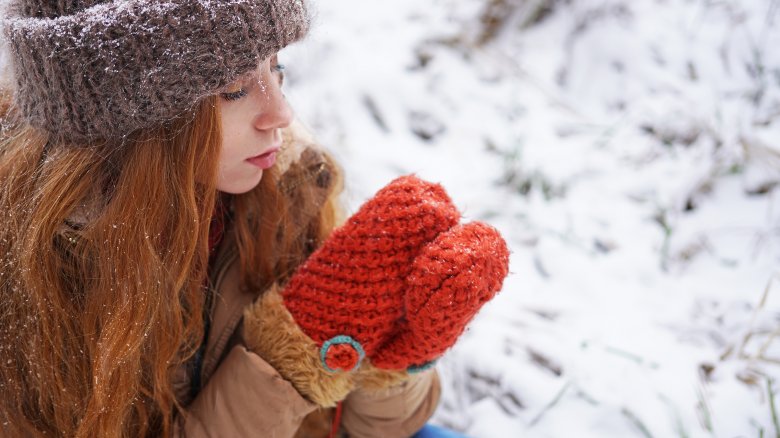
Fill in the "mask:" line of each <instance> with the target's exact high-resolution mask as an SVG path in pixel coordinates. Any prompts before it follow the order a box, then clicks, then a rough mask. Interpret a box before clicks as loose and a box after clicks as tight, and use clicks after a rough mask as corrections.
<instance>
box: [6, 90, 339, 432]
mask: <svg viewBox="0 0 780 438" xmlns="http://www.w3.org/2000/svg"><path fill="white" fill-rule="evenodd" d="M217 99H218V98H217V97H216V96H214V97H211V98H207V99H204V100H203V101H202V102H201V103H200V104H199V106H197V108H195V109H194V110H193V111H191V112H190V113H187V114H185V115H183V116H181V117H180V118H178V119H176V120H173V121H171V122H169V123H166V124H164V125H162V126H160V127H159V128H155V129H149V130H145V131H143V132H139V133H135V134H133V135H132V136H130V137H128V138H127V139H125V140H124V141H122V142H121V144H120V142H113V143H111V142H101V143H96V144H90V145H72V144H62V143H55V142H54V140H53V139H52V138H50V137H49V136H48V135H47V134H45V133H44V132H43V131H41V130H38V129H35V128H33V127H31V126H29V125H28V124H27V123H25V122H24V121H22V119H21V118H20V117H19V114H18V112H17V111H16V109H15V107H14V106H13V104H12V98H11V94H10V91H8V90H6V89H3V90H0V122H2V126H1V128H2V130H0V433H1V434H2V435H3V436H69V437H70V436H74V437H108V436H112V437H113V436H117V437H118V436H126V437H130V436H132V437H136V436H159V435H165V436H167V435H170V433H171V431H172V429H173V419H174V416H175V415H176V412H177V411H178V410H180V409H182V407H181V406H180V404H179V401H178V400H177V399H176V396H175V394H174V391H173V389H172V386H171V379H172V376H173V373H174V371H175V369H176V368H177V367H179V366H181V365H182V364H183V363H184V362H185V361H187V359H188V358H190V357H191V356H192V355H193V354H194V352H195V351H196V349H197V347H198V345H199V344H200V343H201V342H202V336H203V320H202V315H203V309H204V296H205V294H204V281H205V278H206V275H207V270H208V233H209V224H210V222H211V219H212V215H213V214H214V211H215V203H216V201H217V189H216V175H217V162H218V158H219V153H220V150H221V143H220V142H221V126H220V122H219V121H220V115H219V104H218V101H217ZM285 141H286V144H291V143H292V142H296V141H301V140H300V138H298V137H297V136H296V134H295V132H291V131H287V132H286V133H285ZM324 163H325V165H323V164H322V163H320V164H318V165H317V166H314V165H311V166H306V165H301V164H295V165H293V166H292V167H291V168H290V169H289V170H288V171H286V172H284V174H281V172H280V171H279V170H278V169H276V168H272V169H270V171H266V173H265V174H264V176H263V179H262V181H261V183H260V184H259V185H258V187H256V188H255V189H253V190H252V191H250V192H248V193H246V194H243V195H238V196H234V197H233V199H232V205H233V209H234V214H233V217H234V220H233V225H232V227H231V228H230V230H231V231H232V232H234V233H235V236H236V242H237V246H238V249H239V254H240V264H241V272H242V274H241V275H242V278H243V284H244V285H245V287H247V288H251V290H256V291H262V290H263V288H264V287H266V286H267V285H269V284H270V283H272V282H273V281H283V280H284V279H285V278H286V277H287V276H289V275H290V273H291V272H293V270H294V268H295V267H296V266H297V265H298V264H299V263H300V262H301V261H302V260H303V259H304V258H305V257H306V256H307V255H308V254H309V253H310V252H311V251H312V250H313V249H314V248H316V246H318V245H319V244H320V243H321V242H322V240H323V239H324V238H325V237H326V236H327V234H328V233H329V232H330V231H331V230H332V228H333V227H334V226H335V225H336V224H337V222H339V221H340V220H341V218H342V215H341V209H340V208H339V204H338V202H337V194H338V192H339V191H340V189H341V172H340V171H339V168H338V167H337V166H336V165H335V163H334V162H333V160H332V159H331V157H330V156H328V155H324ZM74 218H76V219H77V220H74Z"/></svg>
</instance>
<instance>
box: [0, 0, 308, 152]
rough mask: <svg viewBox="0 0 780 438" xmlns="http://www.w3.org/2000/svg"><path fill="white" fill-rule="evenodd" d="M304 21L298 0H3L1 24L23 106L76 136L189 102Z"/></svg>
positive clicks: (112, 135)
mask: <svg viewBox="0 0 780 438" xmlns="http://www.w3.org/2000/svg"><path fill="white" fill-rule="evenodd" d="M309 22H310V20H309V15H308V12H307V7H306V5H305V4H304V0H113V1H105V0H104V1H101V0H10V1H9V5H8V6H7V10H6V12H5V14H4V17H3V19H2V26H3V34H4V37H5V40H6V41H5V44H7V45H8V47H9V54H8V55H9V58H10V59H9V62H10V64H11V65H10V67H11V70H12V71H13V80H14V81H15V84H14V86H15V90H14V100H15V102H16V105H17V106H18V107H19V109H20V111H21V113H22V115H23V116H24V117H25V118H26V119H27V120H28V121H29V122H30V124H32V125H33V126H36V127H38V128H41V129H44V130H46V131H48V132H50V133H51V134H53V135H54V136H55V137H57V138H58V139H60V140H63V141H68V142H74V143H84V142H92V141H96V140H108V139H118V138H122V137H125V136H127V135H128V134H129V133H131V132H133V131H135V130H137V129H140V128H148V127H152V126H155V125H158V124H160V123H161V122H164V121H167V120H170V119H173V118H174V117H176V116H177V115H179V114H181V113H182V112H184V111H187V110H189V109H192V108H194V107H195V105H196V104H197V103H198V101H200V100H201V99H202V98H203V97H206V96H208V95H211V94H215V93H217V92H219V90H221V89H222V88H223V87H225V86H227V85H229V84H230V83H231V82H233V81H234V80H236V79H237V78H239V77H240V76H241V75H243V74H245V73H247V72H250V71H252V70H254V69H256V68H257V66H258V64H259V62H260V61H261V60H263V59H265V58H267V57H268V56H271V55H272V54H273V53H275V52H277V51H279V50H280V49H282V48H283V47H285V46H286V45H288V44H290V43H292V42H294V41H297V40H299V39H301V38H302V37H303V36H304V35H305V34H306V33H307V31H308V28H309Z"/></svg>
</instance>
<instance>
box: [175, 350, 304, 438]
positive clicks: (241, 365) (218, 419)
mask: <svg viewBox="0 0 780 438" xmlns="http://www.w3.org/2000/svg"><path fill="white" fill-rule="evenodd" d="M314 409H316V405H314V404H313V403H311V402H309V401H307V400H305V399H304V398H303V397H301V395H300V394H298V392H297V391H296V390H295V388H293V386H292V385H291V384H290V382H288V381H286V380H284V379H283V378H282V377H281V376H280V375H279V373H278V372H276V370H275V369H274V368H273V367H271V365H269V364H268V363H267V362H266V361H264V360H263V359H262V358H260V356H258V355H256V354H254V353H252V352H251V351H248V350H247V349H246V347H244V346H243V345H236V346H234V347H233V348H232V349H231V350H230V352H229V353H228V355H227V356H226V357H225V359H224V360H223V361H222V363H220V365H219V367H218V368H217V369H216V371H215V372H214V375H212V376H211V378H210V379H209V381H208V383H207V384H206V386H205V387H204V388H203V389H202V390H201V392H200V393H199V394H198V396H197V397H196V398H195V400H194V401H193V402H192V403H191V404H190V405H189V407H188V409H187V412H186V413H185V415H183V416H182V417H181V418H180V419H179V421H177V422H176V426H175V431H174V436H176V437H182V438H183V437H187V438H201V437H236V438H239V437H255V436H274V437H292V436H293V435H295V431H296V430H297V429H298V427H299V426H300V425H301V422H302V421H303V418H304V417H305V416H306V415H307V414H309V413H310V412H312V411H313V410H314Z"/></svg>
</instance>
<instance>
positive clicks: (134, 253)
mask: <svg viewBox="0 0 780 438" xmlns="http://www.w3.org/2000/svg"><path fill="white" fill-rule="evenodd" d="M4 17H5V18H4V20H3V31H4V37H5V44H6V45H7V53H8V55H7V59H8V60H9V67H10V70H9V72H8V73H7V79H8V84H7V86H6V87H5V88H4V92H3V94H2V100H1V102H2V106H1V108H0V110H1V115H2V133H1V135H0V212H2V213H0V257H1V258H0V303H1V304H0V306H1V307H0V327H2V328H0V351H1V352H2V355H1V356H0V359H1V360H0V420H1V421H0V424H2V426H1V427H0V430H1V431H2V436H14V437H15V436H79V437H92V436H95V437H107V436H133V437H135V436H195V437H197V436H221V437H234V436H235V437H238V436H281V437H283V436H293V435H295V434H296V433H297V434H298V436H324V435H327V434H328V433H329V432H330V433H336V432H337V431H338V433H342V434H349V435H350V436H409V435H411V434H413V433H414V432H415V431H416V430H417V429H419V428H420V427H422V425H423V424H424V423H425V421H426V420H427V419H428V418H429V417H430V415H431V414H432V412H433V410H434V409H435V406H436V403H437V401H438V396H439V384H438V380H437V377H436V373H435V371H433V370H422V368H425V367H424V365H426V363H427V362H429V360H432V359H435V357H437V356H438V355H440V354H441V353H442V352H443V350H444V349H446V348H447V347H448V346H449V345H451V344H452V342H454V340H455V338H456V337H457V336H458V335H459V334H460V332H462V329H463V326H464V325H465V322H467V320H468V319H470V318H471V316H473V313H474V312H476V310H477V309H478V308H479V306H480V305H481V304H482V303H483V302H484V301H486V300H487V299H489V297H490V296H492V294H493V293H495V291H497V290H498V289H499V288H500V284H501V281H502V280H503V278H504V276H505V275H506V247H505V246H504V245H503V241H501V240H500V237H498V236H497V234H490V232H488V234H485V235H484V236H483V235H480V236H482V237H480V236H477V235H476V234H473V232H472V231H469V232H471V233H472V234H468V233H467V231H465V230H464V231H461V230H460V229H458V231H457V232H456V233H454V234H453V235H455V236H456V237H457V238H458V239H467V240H469V241H470V242H477V241H489V242H490V245H491V247H492V248H493V249H495V248H498V251H497V253H496V254H497V255H490V256H488V255H487V251H485V250H482V249H481V248H478V249H479V251H476V252H478V253H480V254H483V253H484V254H486V255H484V256H483V257H481V258H479V260H483V259H484V260H486V262H485V263H487V262H490V263H488V264H489V266H488V268H489V269H488V268H485V269H488V270H489V271H490V274H491V275H490V277H491V278H493V280H491V281H492V282H491V283H490V284H484V285H481V286H480V289H479V291H477V292H479V293H476V294H472V295H473V296H474V297H477V298H478V299H479V303H476V302H474V303H468V304H465V305H461V306H460V307H461V308H463V309H466V310H467V312H466V313H468V315H466V316H464V317H462V318H461V320H462V321H461V320H456V324H455V328H454V329H453V330H454V331H452V333H450V334H449V335H447V336H446V337H445V338H446V339H445V338H442V339H440V338H436V339H433V340H431V342H428V343H426V342H424V343H423V344H422V346H418V345H416V346H414V347H413V348H410V347H409V346H408V345H409V343H408V338H410V337H415V336H417V335H419V334H420V333H421V332H420V331H415V330H416V329H414V330H413V329H410V328H409V327H407V323H406V319H411V316H410V315H411V314H409V313H408V310H407V311H405V312H407V313H404V314H402V313H401V310H397V309H401V308H403V307H404V306H403V303H402V302H401V301H399V300H403V299H404V298H403V296H402V295H401V293H402V291H401V288H402V287H403V288H408V289H409V290H411V289H412V288H411V287H410V286H404V283H403V281H405V280H404V279H405V278H406V277H408V276H409V273H410V272H411V271H412V264H413V263H412V262H413V261H414V259H415V258H416V257H417V256H418V255H419V254H420V253H421V252H422V251H423V247H424V246H425V247H426V248H427V246H431V244H432V243H433V240H434V238H436V237H438V236H440V235H443V234H444V233H443V232H444V231H449V230H450V229H453V230H454V229H455V228H456V222H457V220H458V217H457V212H456V211H455V210H454V207H452V206H451V203H450V201H449V199H448V198H447V197H446V194H444V193H443V190H441V189H440V188H439V187H438V186H435V185H430V184H427V183H424V182H421V181H419V180H415V179H413V178H411V179H405V180H403V181H399V182H396V183H394V184H393V185H391V186H389V189H387V190H385V192H380V194H378V195H377V198H376V199H375V200H374V201H373V204H372V203H371V202H369V203H367V205H368V208H366V209H364V210H361V212H358V214H357V215H356V216H353V219H354V218H357V219H361V218H363V219H366V218H367V217H368V218H370V217H372V216H371V215H372V214H374V213H373V212H374V211H377V208H379V207H382V208H384V207H386V206H388V205H389V206H390V207H392V208H391V210H393V211H396V210H397V209H396V208H395V207H397V206H399V205H400V204H397V205H396V204H392V203H393V202H397V201H396V199H397V196H396V195H398V194H399V193H401V197H402V198H403V202H404V204H403V207H404V208H403V209H400V210H398V211H401V212H403V215H401V216H399V218H400V219H399V220H396V221H394V222H392V223H394V224H398V223H401V224H403V225H404V226H407V225H408V224H410V223H416V222H410V221H408V220H407V219H406V217H407V216H408V215H407V212H409V211H416V212H417V213H415V214H416V216H414V217H415V220H417V219H420V220H421V221H422V222H420V224H423V223H424V224H425V226H424V227H423V226H421V227H419V229H417V231H414V233H417V234H414V233H413V236H412V237H413V239H412V240H410V241H414V238H416V237H415V236H418V237H420V239H418V240H419V243H417V244H415V245H416V246H414V248H407V249H403V250H402V251H401V252H400V253H399V254H401V255H402V256H403V257H404V258H403V259H402V262H403V263H401V266H403V269H402V270H401V271H399V272H395V271H393V272H392V273H390V274H387V275H385V276H384V277H382V282H381V283H382V284H384V285H386V286H387V287H386V288H385V289H382V287H385V286H378V289H371V293H372V294H375V293H376V291H377V290H381V291H384V292H386V293H394V294H395V295H392V296H391V299H392V300H393V302H392V303H391V304H392V307H393V308H395V309H396V310H393V311H392V312H389V313H388V312H384V313H383V315H392V318H389V317H386V316H384V317H383V318H384V319H382V318H380V319H381V321H379V322H378V323H377V324H374V325H372V324H373V323H366V324H363V322H360V323H359V324H356V323H355V320H353V318H352V317H353V316H354V315H356V313H354V312H353V313H346V314H344V315H346V316H344V317H343V318H341V320H338V321H336V322H334V321H333V320H329V319H328V318H329V316H328V315H330V314H331V313H332V314H343V312H342V313H340V312H339V310H338V309H335V310H334V309H332V308H325V311H324V313H325V315H318V313H317V312H318V310H314V311H312V309H321V308H322V306H323V304H322V303H321V302H320V301H319V300H320V298H317V297H322V295H314V296H312V295H307V293H308V292H310V291H311V290H315V292H323V291H324V292H325V293H326V295H327V296H329V297H333V296H338V297H340V298H343V299H345V300H347V301H349V302H350V303H351V304H356V303H357V305H358V307H357V308H355V309H357V310H358V311H361V310H363V308H362V307H359V306H363V305H364V304H363V303H364V302H365V301H366V297H365V296H358V295H356V294H357V292H356V291H358V290H360V291H363V290H366V287H364V286H365V285H366V284H367V283H366V284H360V285H359V286H355V287H353V288H350V287H348V288H347V289H345V290H339V291H335V292H329V291H328V290H326V289H327V287H326V286H322V284H323V283H322V281H323V278H324V277H323V276H322V275H321V274H318V272H320V271H321V268H322V267H327V268H329V269H330V268H334V266H335V267H336V268H339V266H341V267H343V269H340V268H339V269H337V275H342V274H343V275H346V276H347V277H349V276H350V275H357V274H355V273H356V272H358V273H365V272H376V266H373V265H372V266H369V265H370V263H371V262H370V261H366V260H363V259H361V257H360V256H356V257H355V258H354V259H355V260H357V262H355V263H359V265H354V264H353V265H349V266H346V265H344V264H342V265H336V264H334V263H333V260H332V258H331V257H332V249H333V248H335V247H343V242H344V241H345V239H346V240H349V241H350V242H352V241H353V240H354V236H356V235H358V234H360V233H361V232H362V231H361V230H363V229H362V228H360V227H362V226H363V225H359V226H355V225H353V226H352V228H349V226H347V227H346V228H342V229H340V230H341V231H340V234H339V233H331V231H333V229H334V227H335V226H336V225H337V224H338V223H340V222H341V220H340V218H341V215H340V210H339V207H338V202H337V195H338V194H339V191H340V187H341V175H340V171H339V168H338V167H337V166H336V165H335V163H334V162H333V160H332V159H331V158H330V156H329V155H328V154H326V153H325V152H324V151H322V150H321V149H319V148H318V147H316V145H314V144H312V143H311V142H309V141H307V140H305V139H304V136H303V135H302V134H301V133H300V131H299V130H296V129H294V128H293V127H292V126H291V124H292V112H291V110H290V108H289V106H288V104H287V103H286V101H285V100H284V96H283V94H282V91H281V87H282V82H283V67H282V66H281V65H280V64H278V57H277V52H278V51H279V50H281V49H282V48H283V47H285V46H286V45H288V44H290V43H292V42H294V41H297V40H299V39H300V38H302V37H303V36H304V35H305V34H306V32H307V30H308V26H309V19H308V13H307V11H306V5H305V4H304V3H303V2H302V1H301V0H230V1H225V0H197V1H186V0H178V1H148V0H131V1H119V0H114V1H104V0H71V1H62V0H50V1H48V0H12V1H10V3H9V5H8V9H7V10H6V12H5V13H4ZM410 193H412V194H414V196H416V198H414V199H411V198H409V196H411V195H409V194H410ZM388 203H390V204H388ZM429 205H434V206H435V207H433V208H431V207H428V206H429ZM409 206H410V208H411V210H410V209H409V208H407V207H409ZM421 207H424V211H423V210H419V208H421ZM415 208H416V209H417V210H414V209H415ZM380 219H381V221H382V223H385V220H384V218H380ZM423 220H424V221H423ZM399 221H400V222H399ZM358 222H360V220H358ZM356 227H357V228H356ZM343 230H346V231H343ZM380 231H382V232H384V231H385V230H380ZM329 236H331V237H330V238H328V237H329ZM333 236H335V238H333ZM422 236H424V238H423V237H422ZM483 237H484V238H483ZM358 242H359V243H360V244H359V245H358V248H356V249H355V250H354V252H355V253H356V254H359V253H361V251H362V247H363V244H365V243H369V244H370V242H373V240H371V239H368V240H366V238H364V237H359V238H358ZM339 245H341V246H339ZM436 245H437V246H436V247H435V249H436V250H439V249H441V248H440V243H437V244H436ZM407 246H408V245H407ZM472 246H475V247H478V245H477V243H474V244H473V245H472ZM318 248H319V249H318ZM315 250H317V252H314V251H315ZM329 250H330V251H331V252H328V251H329ZM383 251H386V250H383ZM313 252H314V255H312V253H313ZM318 254H319V255H318ZM394 254H395V253H394ZM443 259H446V257H444V258H443ZM304 260H307V261H306V263H305V264H303V262H304ZM472 262H473V260H472V261H471V262H469V263H472ZM407 266H408V267H407ZM486 266H487V265H486ZM334 269H335V268H334ZM426 269H427V268H426ZM448 269H449V268H448ZM450 270H451V269H450ZM312 273H314V274H312ZM480 273H483V271H479V272H477V273H476V275H480ZM442 275H444V274H442ZM447 275H448V276H451V275H452V274H451V273H448V274H447ZM469 275H472V274H471V273H470V274H469ZM329 278H330V277H329ZM350 278H351V277H350ZM372 281H373V280H372ZM371 284H374V283H371ZM372 287H373V286H372ZM323 288H324V289H323ZM388 288H389V289H388ZM418 289H419V288H418ZM423 289H424V290H425V291H426V293H427V291H428V290H429V289H430V288H428V287H426V288H423ZM405 290H406V289H404V291H405ZM415 290H416V289H415ZM384 292H383V293H384ZM403 293H407V294H411V292H403ZM328 294H329V295H328ZM282 296H283V297H284V298H282ZM372 296H373V295H372ZM377 296H378V295H377ZM475 299H476V298H475ZM427 301H428V300H427V299H426V302H427ZM433 301H435V300H432V302H433ZM450 301H451V300H450ZM421 309H422V310H425V309H426V307H425V306H423V307H422V308H421ZM434 310H435V309H434ZM321 313H322V312H321ZM359 313H361V312H359ZM367 314H371V310H369V311H368V313H367ZM312 315H314V316H319V317H321V318H320V319H322V318H325V320H327V321H325V325H327V326H328V327H331V328H332V329H333V330H336V332H338V333H340V334H341V333H342V332H345V331H348V330H350V329H352V328H355V327H357V332H354V333H353V332H350V333H351V334H353V335H354V339H353V338H351V337H349V336H346V338H349V340H348V341H343V339H345V336H343V335H339V336H332V335H333V333H330V332H329V330H330V329H326V328H324V326H322V327H320V326H317V325H316V324H314V325H313V324H312V323H311V321H312V319H311V317H312ZM388 318H389V319H388ZM357 319H360V318H357ZM450 323H451V322H450V321H448V324H450ZM365 327H370V332H369V333H368V334H366V333H365V330H366V329H365ZM361 330H363V331H362V332H361ZM331 331H332V330H331ZM435 331H436V332H437V333H438V332H440V331H441V330H440V328H439V327H436V328H435ZM329 333H330V334H329ZM334 333H335V332H334ZM423 334H424V333H423ZM364 335H365V336H364ZM391 335H392V336H395V337H394V338H392V340H391ZM396 335H398V336H396ZM396 338H397V339H396ZM423 338H425V339H427V338H428V336H423ZM340 340H341V341H340ZM396 341H397V342H396ZM364 347H365V348H364ZM358 352H359V353H360V354H361V355H360V356H356V354H357V353H358ZM320 353H322V357H321V360H320V356H319V355H320ZM363 355H367V356H368V359H366V360H363ZM310 359H311V361H309V360H310ZM307 361H309V362H307ZM301 364H303V365H301ZM383 364H384V365H383ZM374 365H376V367H375V366H374ZM417 366H421V367H419V369H418V367H417ZM334 408H335V409H334ZM334 417H335V418H334Z"/></svg>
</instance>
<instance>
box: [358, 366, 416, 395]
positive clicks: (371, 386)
mask: <svg viewBox="0 0 780 438" xmlns="http://www.w3.org/2000/svg"><path fill="white" fill-rule="evenodd" d="M409 377H410V374H409V373H408V372H406V371H405V370H385V369H382V368H376V367H375V366H373V365H371V363H370V361H368V360H365V361H363V364H362V365H361V366H360V370H358V372H357V376H355V381H356V382H357V383H356V386H359V387H360V388H361V389H365V390H369V391H378V390H380V389H387V388H390V387H393V386H398V385H400V384H401V383H403V382H405V381H407V380H409Z"/></svg>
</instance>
